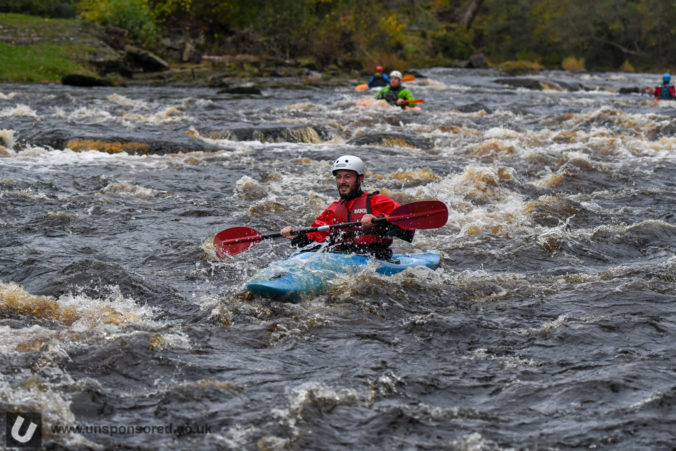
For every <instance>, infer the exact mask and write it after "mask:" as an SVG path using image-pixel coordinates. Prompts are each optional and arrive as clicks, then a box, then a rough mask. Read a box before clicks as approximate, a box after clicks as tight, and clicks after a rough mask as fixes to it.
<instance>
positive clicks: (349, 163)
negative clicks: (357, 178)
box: [331, 155, 366, 175]
mask: <svg viewBox="0 0 676 451" xmlns="http://www.w3.org/2000/svg"><path fill="white" fill-rule="evenodd" d="M341 170H343V171H354V172H356V173H357V175H364V174H365V173H366V168H365V167H364V162H363V161H361V158H359V157H355V156H354V155H343V156H342V157H340V158H338V159H337V160H336V161H334V162H333V166H331V173H332V174H333V175H336V171H341Z"/></svg>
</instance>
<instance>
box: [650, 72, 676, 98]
mask: <svg viewBox="0 0 676 451" xmlns="http://www.w3.org/2000/svg"><path fill="white" fill-rule="evenodd" d="M670 81H671V75H670V74H668V73H667V74H664V75H663V76H662V85H661V86H658V87H657V88H655V92H653V95H654V96H655V99H656V100H670V99H671V100H673V99H676V89H674V85H672V84H671V83H669V82H670Z"/></svg>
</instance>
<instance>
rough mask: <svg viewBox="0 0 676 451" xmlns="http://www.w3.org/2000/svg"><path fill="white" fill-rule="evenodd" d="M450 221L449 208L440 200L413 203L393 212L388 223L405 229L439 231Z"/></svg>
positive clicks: (388, 218)
mask: <svg viewBox="0 0 676 451" xmlns="http://www.w3.org/2000/svg"><path fill="white" fill-rule="evenodd" d="M446 221H448V208H446V205H445V204H444V203H443V202H441V201H438V200H423V201H420V202H411V203H410V204H406V205H402V206H401V207H397V208H395V209H394V210H392V213H391V214H390V216H389V217H387V222H389V223H391V224H396V225H398V226H401V227H403V228H405V229H411V230H415V229H438V228H439V227H443V226H445V225H446Z"/></svg>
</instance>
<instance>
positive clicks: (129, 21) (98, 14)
mask: <svg viewBox="0 0 676 451" xmlns="http://www.w3.org/2000/svg"><path fill="white" fill-rule="evenodd" d="M80 9H81V15H82V17H83V18H84V19H86V20H89V21H91V22H95V23H98V24H99V25H112V26H115V27H120V28H124V29H126V30H128V31H129V34H130V36H131V38H132V39H133V40H135V41H136V42H138V43H139V44H141V45H143V46H146V47H153V46H154V45H155V44H156V42H157V41H158V39H159V32H158V29H157V26H156V24H155V19H154V17H153V15H152V13H151V10H150V8H149V6H148V2H147V0H82V1H81V3H80Z"/></svg>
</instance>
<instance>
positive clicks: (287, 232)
mask: <svg viewBox="0 0 676 451" xmlns="http://www.w3.org/2000/svg"><path fill="white" fill-rule="evenodd" d="M291 232H293V227H291V226H286V227H284V228H283V229H282V230H280V231H279V234H280V235H282V236H283V237H284V238H288V239H290V240H292V239H294V238H295V235H292V234H291Z"/></svg>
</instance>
